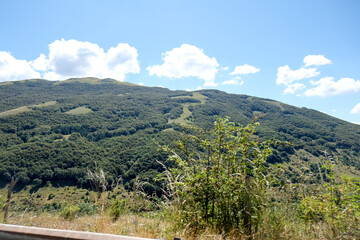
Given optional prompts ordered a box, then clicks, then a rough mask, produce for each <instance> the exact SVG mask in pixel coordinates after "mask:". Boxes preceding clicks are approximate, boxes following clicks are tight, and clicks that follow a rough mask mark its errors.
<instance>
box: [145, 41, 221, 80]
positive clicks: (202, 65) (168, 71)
mask: <svg viewBox="0 0 360 240" xmlns="http://www.w3.org/2000/svg"><path fill="white" fill-rule="evenodd" d="M162 59H163V61H164V63H163V64H161V65H155V66H149V67H147V68H146V69H147V70H148V71H149V74H150V76H152V75H157V76H158V77H162V76H165V77H170V78H183V77H198V78H200V79H202V80H204V81H205V84H204V86H216V84H215V82H214V81H215V75H216V73H217V72H218V67H219V64H218V62H217V61H216V58H214V57H213V58H210V57H208V56H207V55H205V54H204V51H203V50H202V49H199V48H197V47H196V46H192V45H189V44H182V45H181V46H180V47H179V48H173V49H172V50H170V51H167V52H165V53H164V54H163V56H162Z"/></svg>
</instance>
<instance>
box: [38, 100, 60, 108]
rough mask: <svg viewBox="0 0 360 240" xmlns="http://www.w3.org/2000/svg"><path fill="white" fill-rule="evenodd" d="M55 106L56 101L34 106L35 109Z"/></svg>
mask: <svg viewBox="0 0 360 240" xmlns="http://www.w3.org/2000/svg"><path fill="white" fill-rule="evenodd" d="M55 104H56V101H49V102H45V103H41V104H37V105H33V107H47V106H52V105H55Z"/></svg>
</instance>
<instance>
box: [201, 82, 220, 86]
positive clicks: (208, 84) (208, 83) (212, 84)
mask: <svg viewBox="0 0 360 240" xmlns="http://www.w3.org/2000/svg"><path fill="white" fill-rule="evenodd" d="M217 85H218V84H217V83H215V82H214V81H205V83H204V87H216V86H217Z"/></svg>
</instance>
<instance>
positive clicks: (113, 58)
mask: <svg viewBox="0 0 360 240" xmlns="http://www.w3.org/2000/svg"><path fill="white" fill-rule="evenodd" d="M137 57H138V54H137V50H136V48H134V47H131V46H130V45H129V44H126V43H119V44H118V45H117V46H116V47H112V48H110V49H109V50H108V51H107V52H105V51H104V49H102V48H101V47H99V46H98V45H97V44H95V43H90V42H82V41H77V40H64V39H61V40H56V41H54V42H53V43H51V44H49V55H48V56H46V55H44V54H40V56H39V57H38V58H37V59H35V60H33V61H29V62H28V61H25V60H17V59H15V58H14V57H12V56H11V55H10V54H9V53H7V52H0V81H11V80H19V79H26V78H40V77H43V78H46V79H49V80H61V79H66V78H71V77H99V78H114V79H116V80H120V81H123V80H124V79H125V76H126V74H128V73H139V72H140V66H139V63H138V60H137Z"/></svg>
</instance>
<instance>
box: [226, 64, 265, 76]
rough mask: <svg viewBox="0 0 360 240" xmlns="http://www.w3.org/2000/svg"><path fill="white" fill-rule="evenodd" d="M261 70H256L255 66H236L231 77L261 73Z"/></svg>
mask: <svg viewBox="0 0 360 240" xmlns="http://www.w3.org/2000/svg"><path fill="white" fill-rule="evenodd" d="M259 71H260V69H259V68H256V67H254V66H251V65H248V64H244V65H241V66H236V67H235V70H234V71H233V72H232V73H231V75H235V74H249V73H256V72H259Z"/></svg>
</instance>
